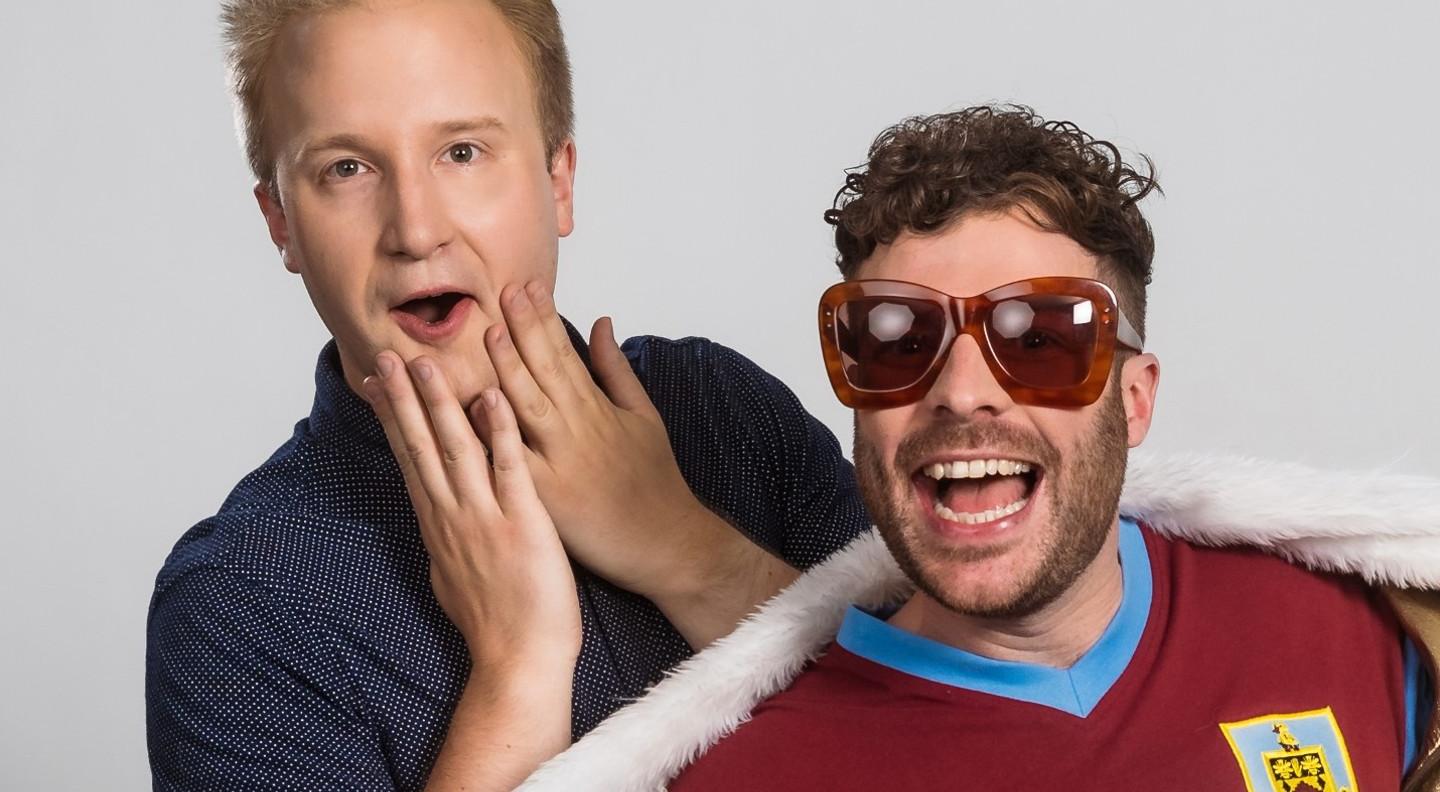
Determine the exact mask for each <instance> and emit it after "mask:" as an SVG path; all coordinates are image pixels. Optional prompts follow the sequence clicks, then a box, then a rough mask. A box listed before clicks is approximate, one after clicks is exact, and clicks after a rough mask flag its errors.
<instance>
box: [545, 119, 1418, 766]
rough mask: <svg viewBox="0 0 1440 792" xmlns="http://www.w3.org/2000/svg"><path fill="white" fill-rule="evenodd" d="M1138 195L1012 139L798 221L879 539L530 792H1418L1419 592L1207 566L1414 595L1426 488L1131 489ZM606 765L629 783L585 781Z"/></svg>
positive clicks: (930, 128)
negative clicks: (828, 249)
mask: <svg viewBox="0 0 1440 792" xmlns="http://www.w3.org/2000/svg"><path fill="white" fill-rule="evenodd" d="M1157 189H1158V188H1157V186H1156V182H1155V179H1154V177H1153V167H1151V166H1150V164H1149V161H1148V160H1146V161H1145V164H1144V166H1143V167H1140V168H1137V167H1133V166H1132V165H1130V164H1128V163H1126V162H1125V161H1124V160H1123V159H1122V157H1121V155H1120V153H1119V152H1118V150H1117V149H1116V148H1115V147H1114V146H1112V145H1110V144H1109V143H1106V142H1104V141H1099V140H1095V139H1093V138H1092V137H1091V136H1089V135H1088V134H1086V133H1084V132H1083V131H1081V130H1080V129H1078V128H1077V127H1075V126H1074V125H1073V124H1069V123H1057V122H1047V121H1045V120H1044V119H1042V118H1039V117H1038V116H1036V115H1035V114H1034V113H1033V112H1032V111H1030V110H1028V109H1026V108H1017V107H990V106H982V107H974V108H969V109H966V110H962V111H959V112H955V113H948V114H944V115H937V116H930V117H925V118H913V119H910V120H907V121H905V122H903V123H901V124H899V125H897V126H895V127H893V128H891V129H889V130H887V131H886V132H884V133H883V134H882V135H880V137H879V138H878V139H877V140H876V141H875V143H874V145H873V146H872V148H871V150H870V157H869V162H868V164H867V165H866V166H865V167H864V169H862V170H860V171H858V172H855V173H852V174H851V175H850V176H849V178H848V179H847V180H846V185H845V187H844V188H843V189H842V190H841V191H840V193H839V195H838V196H837V200H836V203H835V207H834V208H833V209H832V210H831V211H829V212H827V214H826V219H827V220H828V221H829V222H830V223H831V224H833V225H834V226H835V238H836V245H837V248H838V250H839V256H838V263H839V266H840V270H841V272H842V273H843V275H844V281H843V282H842V283H839V284H836V285H835V286H833V287H831V288H830V289H829V290H828V291H826V293H825V294H824V296H823V297H822V298H821V302H820V310H819V317H818V319H819V326H820V333H821V346H822V349H823V352H824V357H825V362H826V364H827V367H828V369H829V372H830V377H831V383H832V385H833V387H834V389H835V392H836V394H837V396H838V397H839V398H840V400H841V401H842V402H844V403H845V404H846V405H848V406H850V407H852V408H854V409H855V428H856V433H855V461H856V471H857V477H858V480H859V483H860V487H861V492H862V494H863V496H864V499H865V502H866V505H867V507H868V508H869V510H870V513H871V514H872V516H873V517H874V518H875V520H876V526H877V529H878V533H879V537H880V539H878V540H877V539H875V538H873V537H867V538H864V539H861V540H858V541H857V543H856V544H855V545H854V546H852V548H850V549H849V550H847V551H846V552H844V553H842V554H840V555H839V556H837V557H836V558H834V559H832V560H831V561H830V562H828V563H827V564H826V565H825V566H824V567H822V568H820V569H819V570H816V571H813V572H811V573H810V574H808V575H807V576H806V577H804V578H802V579H801V581H800V582H799V583H797V584H796V585H795V586H794V587H792V588H791V589H790V590H788V591H787V592H785V593H783V594H782V595H780V596H779V597H778V598H777V599H776V600H774V601H772V603H770V604H769V605H768V606H767V607H766V609H765V610H764V611H763V612H762V614H761V615H760V616H759V617H758V618H757V619H756V620H754V621H753V622H752V623H750V624H747V625H744V626H742V627H741V629H740V630H738V631H737V632H736V633H735V634H734V635H732V636H731V637H730V638H729V639H727V641H726V642H725V643H724V645H721V646H718V647H716V648H714V649H712V650H711V651H709V652H707V653H705V654H703V655H701V656H700V657H699V658H697V659H696V660H694V661H692V662H691V663H690V665H689V666H688V667H687V668H686V669H685V670H684V671H682V673H680V674H679V675H677V676H675V677H673V678H672V679H670V680H667V681H666V682H665V683H662V684H661V685H660V686H659V687H657V689H656V690H655V691H654V692H652V694H651V695H650V697H649V698H648V699H647V700H645V701H642V702H641V703H639V704H637V705H636V706H635V707H633V708H632V709H631V710H630V711H623V712H622V713H620V714H619V715H617V716H616V717H615V718H614V719H613V720H612V722H611V723H609V724H605V725H602V726H601V727H600V729H599V730H598V731H597V732H596V734H595V736H594V737H592V738H587V740H585V741H582V742H581V743H580V744H579V745H577V746H576V747H575V748H573V749H571V751H570V752H569V754H568V755H567V756H565V757H562V758H561V759H560V760H557V761H556V762H554V763H552V764H551V765H550V766H548V767H546V768H545V769H544V770H542V772H541V773H540V774H539V775H537V776H536V777H535V779H534V780H535V783H536V784H537V785H543V784H544V783H550V784H554V785H555V786H556V787H557V788H559V787H560V786H563V782H564V781H565V780H567V779H574V778H579V777H581V775H580V774H583V775H584V777H587V778H590V779H601V783H602V784H603V785H604V788H606V789H648V788H653V786H654V784H656V783H659V782H665V781H669V780H670V777H671V776H672V775H674V774H675V773H676V771H681V772H679V775H678V778H675V779H674V780H673V784H672V785H671V786H670V789H672V790H675V791H676V792H693V791H694V790H721V789H746V790H761V791H763V790H790V789H856V790H868V789H936V788H944V789H977V790H997V789H1048V788H1064V789H1096V790H1100V789H1104V790H1131V789H1249V790H1252V791H1254V790H1271V789H1283V790H1286V791H1287V792H1293V790H1296V789H1303V790H1311V789H1314V790H1340V789H1350V790H1354V789H1357V788H1362V789H1399V788H1401V786H1402V783H1408V784H1409V785H1410V786H1409V787H1408V788H1413V789H1431V788H1433V785H1434V784H1435V783H1436V777H1437V772H1440V771H1437V766H1440V753H1437V747H1436V743H1437V740H1440V734H1437V731H1436V726H1435V725H1434V724H1433V721H1434V711H1433V710H1434V707H1433V703H1431V702H1430V698H1429V693H1428V692H1427V686H1428V684H1429V681H1428V674H1427V673H1426V671H1425V668H1424V667H1425V666H1427V665H1428V666H1429V668H1430V669H1432V670H1433V669H1434V667H1435V654H1434V650H1435V643H1434V639H1435V630H1436V628H1437V627H1440V619H1437V616H1436V614H1437V613H1440V611H1437V610H1436V607H1435V606H1436V600H1435V597H1434V594H1433V592H1422V591H1417V590H1413V589H1402V588H1390V589H1387V590H1384V591H1382V590H1381V589H1380V588H1370V587H1367V585H1366V584H1365V583H1364V582H1363V581H1362V580H1361V579H1359V578H1358V577H1345V576H1339V575H1331V574H1321V573H1318V572H1316V571H1312V570H1308V569H1305V568H1303V567H1301V566H1296V565H1292V564H1290V563H1287V562H1286V560H1284V559H1281V558H1275V557H1273V556H1271V555H1266V554H1262V553H1261V552H1260V551H1258V550H1255V549H1237V548H1225V549H1220V548H1215V547H1209V546H1206V545H1214V544H1225V543H1231V544H1233V543H1234V542H1236V541H1241V542H1246V543H1253V544H1258V545H1266V544H1272V545H1276V546H1278V547H1279V549H1281V550H1282V551H1283V552H1284V553H1285V554H1287V555H1289V556H1292V557H1296V558H1300V559H1303V560H1305V561H1306V562H1307V563H1308V564H1309V565H1310V566H1312V567H1319V568H1329V569H1334V570H1348V571H1356V570H1360V571H1364V572H1365V573H1366V574H1367V576H1368V577H1369V578H1371V579H1372V580H1376V581H1383V582H1388V583H1390V584H1411V585H1412V586H1413V585H1414V584H1416V583H1417V582H1418V583H1424V584H1425V585H1427V586H1429V587H1431V588H1433V587H1435V586H1436V585H1437V584H1440V570H1436V569H1434V568H1433V566H1434V565H1433V562H1432V563H1430V564H1428V565H1427V564H1425V562H1424V561H1423V559H1425V558H1431V559H1433V558H1435V557H1436V544H1437V539H1440V534H1437V532H1436V531H1435V528H1434V526H1433V525H1429V524H1428V522H1429V521H1430V520H1433V515H1435V514H1436V513H1437V511H1436V509H1437V501H1440V494H1437V493H1440V488H1437V487H1436V485H1435V483H1434V482H1425V483H1423V484H1417V483H1416V482H1414V481H1410V480H1384V479H1379V478H1375V477H1367V478H1366V479H1364V480H1361V481H1359V482H1357V481H1354V480H1349V479H1346V478H1344V477H1339V476H1333V475H1332V476H1326V475H1323V474H1320V473H1318V472H1314V471H1302V472H1300V473H1299V474H1298V475H1297V474H1296V473H1295V472H1294V470H1293V469H1291V468H1280V467H1278V466H1273V465H1272V466H1264V465H1257V464H1253V463H1251V464H1245V463H1243V462H1240V461H1236V460H1212V461H1210V462H1208V463H1207V462H1204V461H1201V462H1199V463H1195V462H1180V463H1177V464H1172V465H1170V466H1169V467H1168V468H1166V467H1164V466H1156V465H1155V464H1153V463H1151V464H1149V465H1145V466H1137V467H1136V469H1135V470H1133V471H1132V476H1131V478H1130V480H1129V481H1128V482H1127V478H1126V472H1127V460H1128V456H1129V449H1131V448H1134V447H1136V446H1138V445H1140V444H1141V442H1142V441H1143V440H1144V439H1145V436H1146V434H1147V432H1148V431H1149V428H1150V425H1151V420H1152V418H1153V415H1154V409H1155V398H1156V390H1157V386H1158V383H1159V378H1160V365H1159V361H1158V359H1157V358H1156V356H1155V355H1154V354H1153V353H1152V352H1149V351H1146V348H1145V341H1144V333H1145V287H1146V284H1147V283H1148V281H1149V279H1150V272H1151V262H1152V259H1153V253H1154V241H1153V237H1152V234H1151V229H1150V226H1149V224H1148V223H1147V222H1146V220H1145V218H1144V217H1143V216H1142V214H1141V212H1140V209H1139V206H1138V204H1139V202H1140V200H1141V199H1143V198H1144V197H1145V196H1147V195H1149V194H1151V193H1152V192H1154V191H1156V190H1157ZM1282 474H1284V475H1282ZM1122 489H1124V494H1123V497H1122ZM1375 503H1383V504H1388V505H1389V508H1387V509H1385V510H1384V511H1383V512H1381V513H1379V514H1376V513H1374V512H1372V511H1368V509H1369V508H1370V504H1375ZM1406 507H1413V508H1406ZM1391 531H1393V533H1391V534H1390V538H1385V537H1382V536H1381V534H1385V533H1387V532H1391ZM1357 533H1365V534H1367V540H1366V542H1367V543H1366V545H1365V547H1358V544H1359V543H1352V544H1351V545H1349V546H1347V545H1346V544H1345V543H1344V538H1346V537H1347V536H1353V535H1354V534H1357ZM1297 538H1299V539H1300V540H1299V541H1296V540H1297ZM1337 539H1339V541H1335V540H1337ZM1392 539H1393V541H1392ZM881 540H883V542H882V541H881ZM1411 559H1422V560H1421V561H1419V562H1416V563H1412V562H1411ZM837 628H838V629H837ZM832 638H833V642H831V640H830V639H832ZM817 655H819V657H818V659H815V658H816V657H817ZM807 664H808V665H807ZM802 667H803V671H801V672H800V673H798V675H797V674H796V671H797V670H798V669H800V668H802ZM692 713H702V714H700V715H698V716H697V715H695V714H692ZM659 723H664V724H665V727H664V731H663V733H661V732H659V731H657V730H656V729H655V728H654V726H655V725H657V724H659ZM737 724H738V728H736V726H737ZM1427 724H1430V725H1428V726H1427ZM731 730H733V733H729V732H731ZM717 740H718V742H717ZM697 754H702V755H700V756H699V758H698V759H696V760H695V761H694V762H693V763H690V760H691V758H692V757H695V756H696V755H697ZM604 755H618V756H620V757H621V758H620V759H617V760H615V761H621V760H623V759H634V758H635V757H645V758H644V759H643V760H641V761H640V769H638V770H626V771H625V772H624V773H623V774H618V773H617V774H616V775H614V776H607V775H604V771H605V770H606V768H607V767H609V766H610V765H607V764H606V762H604V761H602V756H604ZM687 764H688V767H687V766H686V765H687ZM1407 772H1408V773H1409V774H1410V775H1409V779H1408V781H1405V780H1404V777H1405V775H1406V773H1407ZM567 773H569V774H570V775H567ZM1427 779H1428V780H1427Z"/></svg>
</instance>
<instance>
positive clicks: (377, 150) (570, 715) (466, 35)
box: [146, 0, 866, 790]
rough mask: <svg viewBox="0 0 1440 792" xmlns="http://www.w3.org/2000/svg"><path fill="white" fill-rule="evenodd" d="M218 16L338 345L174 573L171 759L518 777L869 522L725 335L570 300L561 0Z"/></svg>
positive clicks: (158, 735)
mask: <svg viewBox="0 0 1440 792" xmlns="http://www.w3.org/2000/svg"><path fill="white" fill-rule="evenodd" d="M224 24H225V30H226V35H227V41H228V44H229V48H230V49H229V51H230V66H231V74H232V77H233V89H234V91H235V96H236V100H237V106H238V117H239V121H240V129H241V133H242V137H243V141H244V148H245V154H246V156H247V158H248V160H249V163H250V167H251V168H252V170H253V172H254V175H255V177H256V185H255V188H254V194H255V198H256V200H257V202H258V204H259V207H260V210H261V213H262V214H263V216H264V219H265V221H266V224H267V226H268V229H269V233H270V238H271V239H272V240H273V242H274V244H275V245H276V247H277V249H278V250H279V252H280V255H281V258H282V260H283V262H284V265H285V267H286V269H288V270H289V271H291V272H293V273H296V274H298V275H300V276H301V278H302V280H303V281H304V283H305V286H306V288H307V290H308V291H309V293H310V296H311V298H312V301H313V302H314V305H315V308H316V310H317V312H318V313H319V315H320V317H321V319H322V320H323V321H324V322H325V325H326V326H327V328H328V329H329V330H330V332H331V334H332V335H333V336H334V340H333V341H332V342H331V343H330V344H328V345H326V347H325V349H324V350H323V351H322V352H321V355H320V361H319V365H318V367H317V371H316V397H315V403H314V408H313V410H312V412H311V414H310V415H309V417H308V418H306V419H305V420H303V421H301V422H300V423H299V424H298V425H297V426H296V428H295V432H294V435H293V436H292V437H291V438H290V440H289V441H288V442H287V443H286V444H285V445H283V446H282V447H281V448H280V449H279V450H278V451H276V452H275V454H274V455H273V456H272V457H271V458H270V459H269V460H268V461H266V462H265V463H264V464H263V465H261V466H260V467H259V468H258V469H257V470H255V471H254V472H253V473H251V474H250V475H249V476H247V477H246V478H245V479H244V480H243V481H242V482H241V483H240V484H239V485H238V486H237V487H236V488H235V490H234V491H233V492H232V493H231V495H230V497H229V498H228V499H227V500H226V502H225V504H224V505H223V506H222V507H221V509H220V511H219V512H218V513H217V514H216V515H214V516H212V517H210V518H207V519H206V520H204V521H202V522H201V523H199V524H198V525H196V526H195V527H194V528H192V529H191V530H190V531H189V532H188V533H187V534H185V536H184V537H183V538H182V539H181V540H180V541H179V543H178V544H177V545H176V547H175V549H174V551H173V552H172V554H171V555H170V557H169V559H168V560H167V561H166V563H165V566H164V568H163V569H162V570H161V572H160V574H159V576H158V579H157V581H156V588H155V594H154V597H153V600H152V603H151V610H150V618H149V624H148V646H147V663H146V697H147V709H148V737H149V747H150V757H151V766H152V770H153V773H154V783H155V788H156V789H159V790H190V789H207V790H208V789H245V790H255V789H307V790H314V789H345V790H368V789H387V790H388V789H419V788H422V787H426V788H452V787H453V788H460V787H463V788H467V789H507V788H510V787H512V786H513V785H514V784H515V783H517V782H518V781H519V780H520V779H522V778H523V777H524V776H525V774H526V773H528V772H529V771H530V770H531V769H533V768H534V767H535V766H536V765H537V764H538V763H539V762H540V761H541V760H543V759H544V758H546V757H548V756H549V755H551V754H554V753H555V752H557V751H559V750H561V749H562V748H564V747H565V746H566V745H568V744H569V742H570V740H571V739H572V737H573V736H575V735H579V734H583V733H585V732H586V731H587V730H589V729H590V728H591V727H592V726H593V725H594V724H596V723H598V722H599V721H600V720H601V719H602V718H604V717H605V716H606V715H607V714H608V713H609V712H611V711H612V710H614V709H615V708H616V707H617V706H618V705H619V704H620V703H621V702H622V701H624V700H626V699H629V698H633V697H635V696H637V695H638V694H640V693H641V692H642V691H643V690H644V689H645V688H646V687H647V686H648V685H650V684H652V683H654V682H655V681H656V680H658V679H659V678H660V676H661V675H662V674H663V673H664V672H665V671H666V670H667V669H668V668H670V667H672V666H673V665H674V664H675V663H677V662H679V661H680V660H682V659H684V658H685V657H687V656H689V655H690V654H691V652H692V651H693V650H694V649H695V648H698V647H701V646H704V645H706V644H708V643H710V642H711V641H712V640H714V639H715V638H716V637H718V636H720V635H723V634H725V633H727V632H728V631H729V630H730V629H731V628H732V627H733V626H734V624H735V623H736V621H738V620H739V619H740V618H741V617H742V616H744V615H745V614H746V613H748V612H749V611H750V610H751V608H752V607H753V606H754V605H755V603H757V602H760V601H762V600H763V599H765V598H766V597H768V596H769V595H771V594H773V593H774V592H775V591H777V590H778V589H779V588H780V587H782V586H783V585H785V584H786V583H788V582H789V581H791V580H793V579H794V578H795V576H796V574H797V571H796V570H797V569H799V568H804V567H807V566H810V565H812V564H814V563H816V562H818V561H819V560H821V559H822V558H824V557H825V556H827V555H828V554H829V553H830V552H831V551H833V550H834V549H836V548H838V547H840V546H843V545H844V544H845V543H846V542H847V541H848V540H849V539H851V538H852V537H854V536H855V535H857V534H858V533H859V532H860V531H861V530H862V529H863V527H864V526H865V525H866V518H865V515H864V510H863V506H862V505H861V503H860V500H859V498H858V494H857V493H856V490H855V486H854V480H853V474H852V472H851V470H850V468H849V465H848V463H846V462H845V461H844V459H843V457H842V456H841V454H840V450H839V446H838V444H837V443H836V442H835V439H834V438H833V437H832V436H831V435H830V434H829V433H828V432H827V431H826V430H825V429H824V428H823V427H822V426H821V425H820V424H819V423H818V422H817V421H815V420H814V419H813V418H812V417H810V416H809V415H808V414H806V413H805V412H804V410H803V409H802V408H801V407H800V405H799V403H798V402H797V401H796V399H795V398H794V396H793V395H792V394H791V393H790V392H789V391H788V390H786V389H785V388H784V386H783V385H781V384H780V383H779V382H778V381H776V380H774V379H773V378H771V377H770V376H769V375H767V374H765V373H764V372H763V371H761V370H759V369H758V368H757V367H756V366H755V365H754V364H753V363H750V362H749V361H748V360H746V359H745V358H743V357H741V356H739V355H738V354H736V353H734V352H733V351H731V350H728V349H725V348H723V347H720V346H719V345H716V344H712V343H710V342H708V341H705V340H703V339H687V340H684V341H669V340H666V339H660V338H653V337H642V338H638V339H631V340H630V341H628V342H626V343H625V344H624V346H623V347H622V346H620V345H618V344H617V343H616V342H615V340H614V339H613V337H612V332H611V328H610V324H609V321H608V320H601V321H600V322H597V323H596V326H595V328H594V329H593V330H592V332H591V336H590V342H589V343H588V344H587V343H586V342H585V340H584V339H583V338H581V336H580V335H579V333H577V332H576V331H575V330H574V328H572V327H570V325H569V324H568V323H566V322H565V321H564V320H563V319H562V318H561V317H560V315H559V314H558V313H557V311H556V308H555V305H554V303H553V301H552V299H551V294H552V292H553V287H554V280H555V274H556V261H557V257H558V239H559V238H560V237H563V236H566V235H567V234H569V233H570V230H571V228H572V226H573V222H574V221H573V212H572V189H573V179H574V172H575V162H576V155H575V145H574V142H573V140H572V135H571V131H572V126H573V119H572V110H571V83H570V74H569V64H568V60H567V56H566V52H565V45H564V40H563V37H562V34H561V29H560V25H559V18H558V14H557V13H556V11H555V9H554V7H553V6H552V5H551V3H550V2H548V1H547V0H411V1H409V2H399V0H384V1H377V2H340V1H336V0H329V1H327V0H232V2H229V3H227V4H226V6H225V12H224ZM511 405H514V406H513V408H512V407H511ZM522 437H523V441H522ZM427 785H428V786H427Z"/></svg>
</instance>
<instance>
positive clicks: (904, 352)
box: [835, 296, 946, 391]
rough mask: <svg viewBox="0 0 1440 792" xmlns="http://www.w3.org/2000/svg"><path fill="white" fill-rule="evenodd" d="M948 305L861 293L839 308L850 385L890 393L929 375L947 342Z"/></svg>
mask: <svg viewBox="0 0 1440 792" xmlns="http://www.w3.org/2000/svg"><path fill="white" fill-rule="evenodd" d="M945 311H946V308H945V306H942V305H940V304H939V303H936V302H932V301H930V300H923V299H914V298H910V297H879V296H877V297H857V298H855V299H852V300H848V301H846V302H844V303H842V304H841V305H840V307H839V309H838V310H837V311H836V312H835V314H836V316H835V318H836V322H835V333H836V336H837V338H836V340H837V342H838V344H839V347H840V359H841V363H842V364H843V366H844V369H845V378H846V379H847V380H849V382H850V385H851V387H854V388H857V389H859V390H867V391H890V390H899V389H901V388H905V387H909V386H910V385H914V384H915V383H916V382H918V381H919V380H920V378H921V377H923V376H925V372H926V371H928V370H929V369H930V365H931V364H932V363H934V362H935V357H936V356H937V354H938V353H939V351H940V344H941V343H942V342H943V341H944V340H945Z"/></svg>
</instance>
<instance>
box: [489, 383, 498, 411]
mask: <svg viewBox="0 0 1440 792" xmlns="http://www.w3.org/2000/svg"><path fill="white" fill-rule="evenodd" d="M485 406H486V407H489V408H490V409H492V410H493V409H495V408H496V407H499V406H500V392H499V391H497V390H495V389H494V388H486V389H485Z"/></svg>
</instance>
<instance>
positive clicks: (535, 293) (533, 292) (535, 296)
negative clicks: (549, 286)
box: [525, 281, 545, 300]
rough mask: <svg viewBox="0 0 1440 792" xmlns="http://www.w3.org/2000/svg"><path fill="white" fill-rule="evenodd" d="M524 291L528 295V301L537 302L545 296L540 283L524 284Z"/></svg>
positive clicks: (543, 288)
mask: <svg viewBox="0 0 1440 792" xmlns="http://www.w3.org/2000/svg"><path fill="white" fill-rule="evenodd" d="M525 291H526V292H527V293H528V294H529V295H530V299H532V300H539V299H541V298H542V297H544V296H545V286H544V284H542V283H540V281H530V282H529V283H527V284H525Z"/></svg>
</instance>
